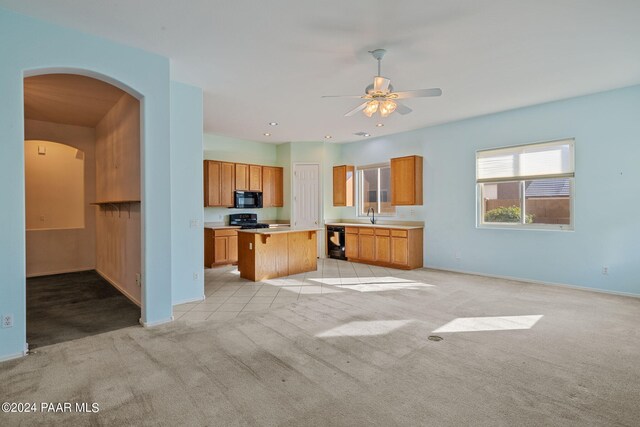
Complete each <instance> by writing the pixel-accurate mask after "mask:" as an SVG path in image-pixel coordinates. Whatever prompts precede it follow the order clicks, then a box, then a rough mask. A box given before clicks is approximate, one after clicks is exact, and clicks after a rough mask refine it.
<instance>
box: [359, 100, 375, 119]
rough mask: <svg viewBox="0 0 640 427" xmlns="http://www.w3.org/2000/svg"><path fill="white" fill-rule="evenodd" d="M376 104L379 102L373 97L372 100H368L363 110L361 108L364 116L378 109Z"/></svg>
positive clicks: (371, 114) (368, 115)
mask: <svg viewBox="0 0 640 427" xmlns="http://www.w3.org/2000/svg"><path fill="white" fill-rule="evenodd" d="M378 104H379V102H378V101H376V100H375V99H374V100H373V101H369V102H368V103H367V106H366V107H364V110H362V112H363V113H364V115H365V116H367V117H371V116H373V115H374V114H375V112H376V111H378Z"/></svg>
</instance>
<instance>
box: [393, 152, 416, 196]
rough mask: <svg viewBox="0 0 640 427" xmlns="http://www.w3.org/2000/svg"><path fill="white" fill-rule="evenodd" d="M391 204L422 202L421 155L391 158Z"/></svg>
mask: <svg viewBox="0 0 640 427" xmlns="http://www.w3.org/2000/svg"><path fill="white" fill-rule="evenodd" d="M391 204H392V205H393V206H411V205H421V204H422V157H421V156H406V157H397V158H395V159H391Z"/></svg>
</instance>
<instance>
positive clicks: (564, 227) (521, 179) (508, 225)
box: [476, 138, 576, 231]
mask: <svg viewBox="0 0 640 427" xmlns="http://www.w3.org/2000/svg"><path fill="white" fill-rule="evenodd" d="M562 142H567V143H568V145H569V147H570V151H569V156H570V158H569V161H570V164H571V167H572V170H573V172H570V173H566V174H560V175H559V174H548V175H539V176H535V175H534V176H510V177H504V178H491V179H487V180H482V179H479V178H478V158H479V157H478V155H479V153H481V152H487V151H498V150H505V151H508V150H509V149H516V148H520V147H532V146H536V145H552V144H557V145H561V144H560V143H562ZM575 169H576V168H575V138H562V139H556V140H551V141H541V142H534V143H529V144H519V145H511V146H506V147H497V148H491V149H483V150H477V151H476V228H479V229H509V230H543V231H574V230H575V213H574V206H575ZM554 178H555V179H558V178H563V179H568V180H569V224H542V223H540V224H536V223H529V224H527V223H526V222H525V221H526V212H527V211H526V191H525V190H526V188H525V185H526V182H527V181H536V180H545V179H554ZM507 182H517V183H518V190H519V199H520V205H519V207H520V212H521V221H520V222H518V223H515V222H485V220H484V215H485V212H484V184H491V183H495V184H500V183H507Z"/></svg>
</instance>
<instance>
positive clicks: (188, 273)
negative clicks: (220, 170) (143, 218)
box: [171, 82, 204, 304]
mask: <svg viewBox="0 0 640 427" xmlns="http://www.w3.org/2000/svg"><path fill="white" fill-rule="evenodd" d="M202 121H203V115H202V90H201V89H200V88H196V87H193V86H188V85H186V84H182V83H177V82H171V283H172V286H171V289H172V297H173V298H172V299H173V304H180V303H183V302H188V301H194V300H199V299H202V298H203V297H204V243H203V237H202V221H203V215H202V191H203V188H202V168H201V167H200V165H201V164H202ZM196 274H197V278H195V276H194V275H196Z"/></svg>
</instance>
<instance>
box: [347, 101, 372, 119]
mask: <svg viewBox="0 0 640 427" xmlns="http://www.w3.org/2000/svg"><path fill="white" fill-rule="evenodd" d="M367 102H368V101H367ZM367 102H363V103H362V104H360V105H358V106H357V107H356V108H354V109H353V110H351V111H349V112H348V113H347V114H345V115H344V116H345V117H350V116H353V115H354V114H356V113H358V112H360V111H362V110H364V107H366V106H367Z"/></svg>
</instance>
